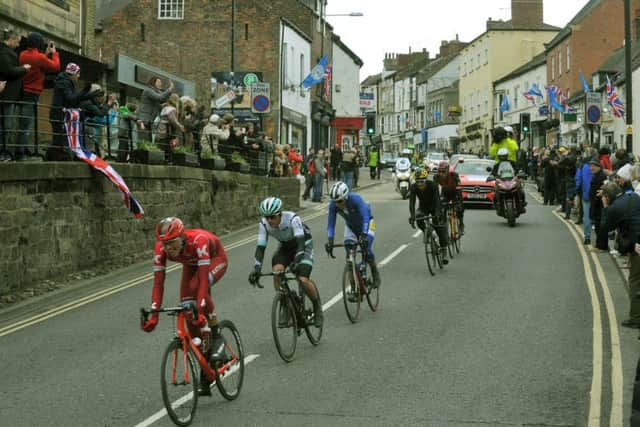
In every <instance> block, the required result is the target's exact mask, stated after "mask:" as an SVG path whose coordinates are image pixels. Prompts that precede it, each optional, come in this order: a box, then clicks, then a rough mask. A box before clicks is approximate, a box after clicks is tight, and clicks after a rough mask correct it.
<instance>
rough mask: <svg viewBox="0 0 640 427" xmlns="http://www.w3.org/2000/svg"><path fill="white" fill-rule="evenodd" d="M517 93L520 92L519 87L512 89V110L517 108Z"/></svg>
mask: <svg viewBox="0 0 640 427" xmlns="http://www.w3.org/2000/svg"><path fill="white" fill-rule="evenodd" d="M518 92H520V86H516V87H515V88H513V108H514V109H517V108H518Z"/></svg>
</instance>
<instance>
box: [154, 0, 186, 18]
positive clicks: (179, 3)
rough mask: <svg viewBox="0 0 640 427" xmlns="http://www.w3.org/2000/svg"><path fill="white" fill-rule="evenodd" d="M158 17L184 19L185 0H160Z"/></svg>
mask: <svg viewBox="0 0 640 427" xmlns="http://www.w3.org/2000/svg"><path fill="white" fill-rule="evenodd" d="M158 19H184V0H158Z"/></svg>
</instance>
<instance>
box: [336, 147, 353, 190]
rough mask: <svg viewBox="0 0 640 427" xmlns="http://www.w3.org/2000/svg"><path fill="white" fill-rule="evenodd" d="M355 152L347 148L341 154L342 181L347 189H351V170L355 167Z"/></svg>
mask: <svg viewBox="0 0 640 427" xmlns="http://www.w3.org/2000/svg"><path fill="white" fill-rule="evenodd" d="M355 162H356V153H355V150H347V151H345V152H344V153H343V154H342V161H341V162H340V170H341V171H342V182H344V183H345V184H347V187H349V190H353V187H354V185H353V171H354V170H355V167H356V163H355Z"/></svg>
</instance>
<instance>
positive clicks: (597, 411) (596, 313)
mask: <svg viewBox="0 0 640 427" xmlns="http://www.w3.org/2000/svg"><path fill="white" fill-rule="evenodd" d="M553 214H554V215H555V216H556V217H558V219H559V220H560V221H561V222H562V223H564V225H565V226H566V227H567V228H568V229H569V232H570V233H571V235H572V236H573V238H574V240H575V241H576V245H577V246H578V251H579V252H580V257H581V258H582V267H583V269H584V275H585V279H586V281H587V289H588V290H589V296H590V299H591V308H592V313H593V329H592V331H593V357H592V364H593V375H592V377H591V390H590V393H589V396H590V401H589V418H588V421H587V425H588V426H589V427H600V418H601V406H602V318H601V314H600V313H601V308H600V301H599V300H598V295H597V292H596V286H595V282H594V279H593V272H592V271H591V266H590V264H589V258H588V257H587V255H586V253H585V249H584V247H583V245H582V241H581V240H580V237H579V236H578V234H577V233H576V232H575V230H573V228H572V227H571V226H570V225H569V224H567V223H566V222H565V220H564V219H562V218H561V217H560V215H558V214H557V213H556V212H553ZM612 386H613V385H612Z"/></svg>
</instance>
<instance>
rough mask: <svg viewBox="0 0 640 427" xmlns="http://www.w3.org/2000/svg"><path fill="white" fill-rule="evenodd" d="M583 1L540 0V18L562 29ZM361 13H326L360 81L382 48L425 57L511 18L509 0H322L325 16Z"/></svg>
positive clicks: (376, 68)
mask: <svg viewBox="0 0 640 427" xmlns="http://www.w3.org/2000/svg"><path fill="white" fill-rule="evenodd" d="M587 2H588V0H544V22H545V23H547V24H551V25H555V26H557V27H561V28H562V27H564V26H565V24H566V23H567V22H568V21H569V20H570V19H571V18H573V17H574V16H575V14H576V13H578V11H579V10H580V9H581V8H582V7H583V6H584V5H585V4H587ZM349 12H361V13H363V14H364V16H362V17H347V16H327V21H328V22H329V23H330V24H331V25H332V26H333V28H334V31H335V33H336V34H338V35H339V36H340V38H341V39H342V41H343V42H344V43H345V44H346V45H347V46H348V47H349V49H351V50H352V51H353V52H355V54H356V55H358V56H359V57H360V59H362V60H363V61H364V65H363V66H362V68H361V69H360V81H362V80H364V79H365V78H366V77H367V76H369V75H371V74H376V73H379V72H380V71H381V70H382V60H383V59H384V54H385V52H396V53H407V52H408V51H409V46H411V50H412V51H413V52H415V51H418V50H422V48H426V49H427V50H428V51H429V53H430V55H431V57H434V56H435V55H436V54H437V53H438V48H439V46H440V42H441V41H442V40H453V39H455V38H456V34H458V37H459V39H460V40H462V41H465V42H469V41H471V40H473V39H474V38H476V37H477V36H479V35H480V34H482V33H483V32H484V31H485V29H486V21H487V19H488V18H489V17H491V19H494V20H497V19H503V20H505V21H506V20H509V19H511V0H328V4H327V15H331V14H339V13H349Z"/></svg>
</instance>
